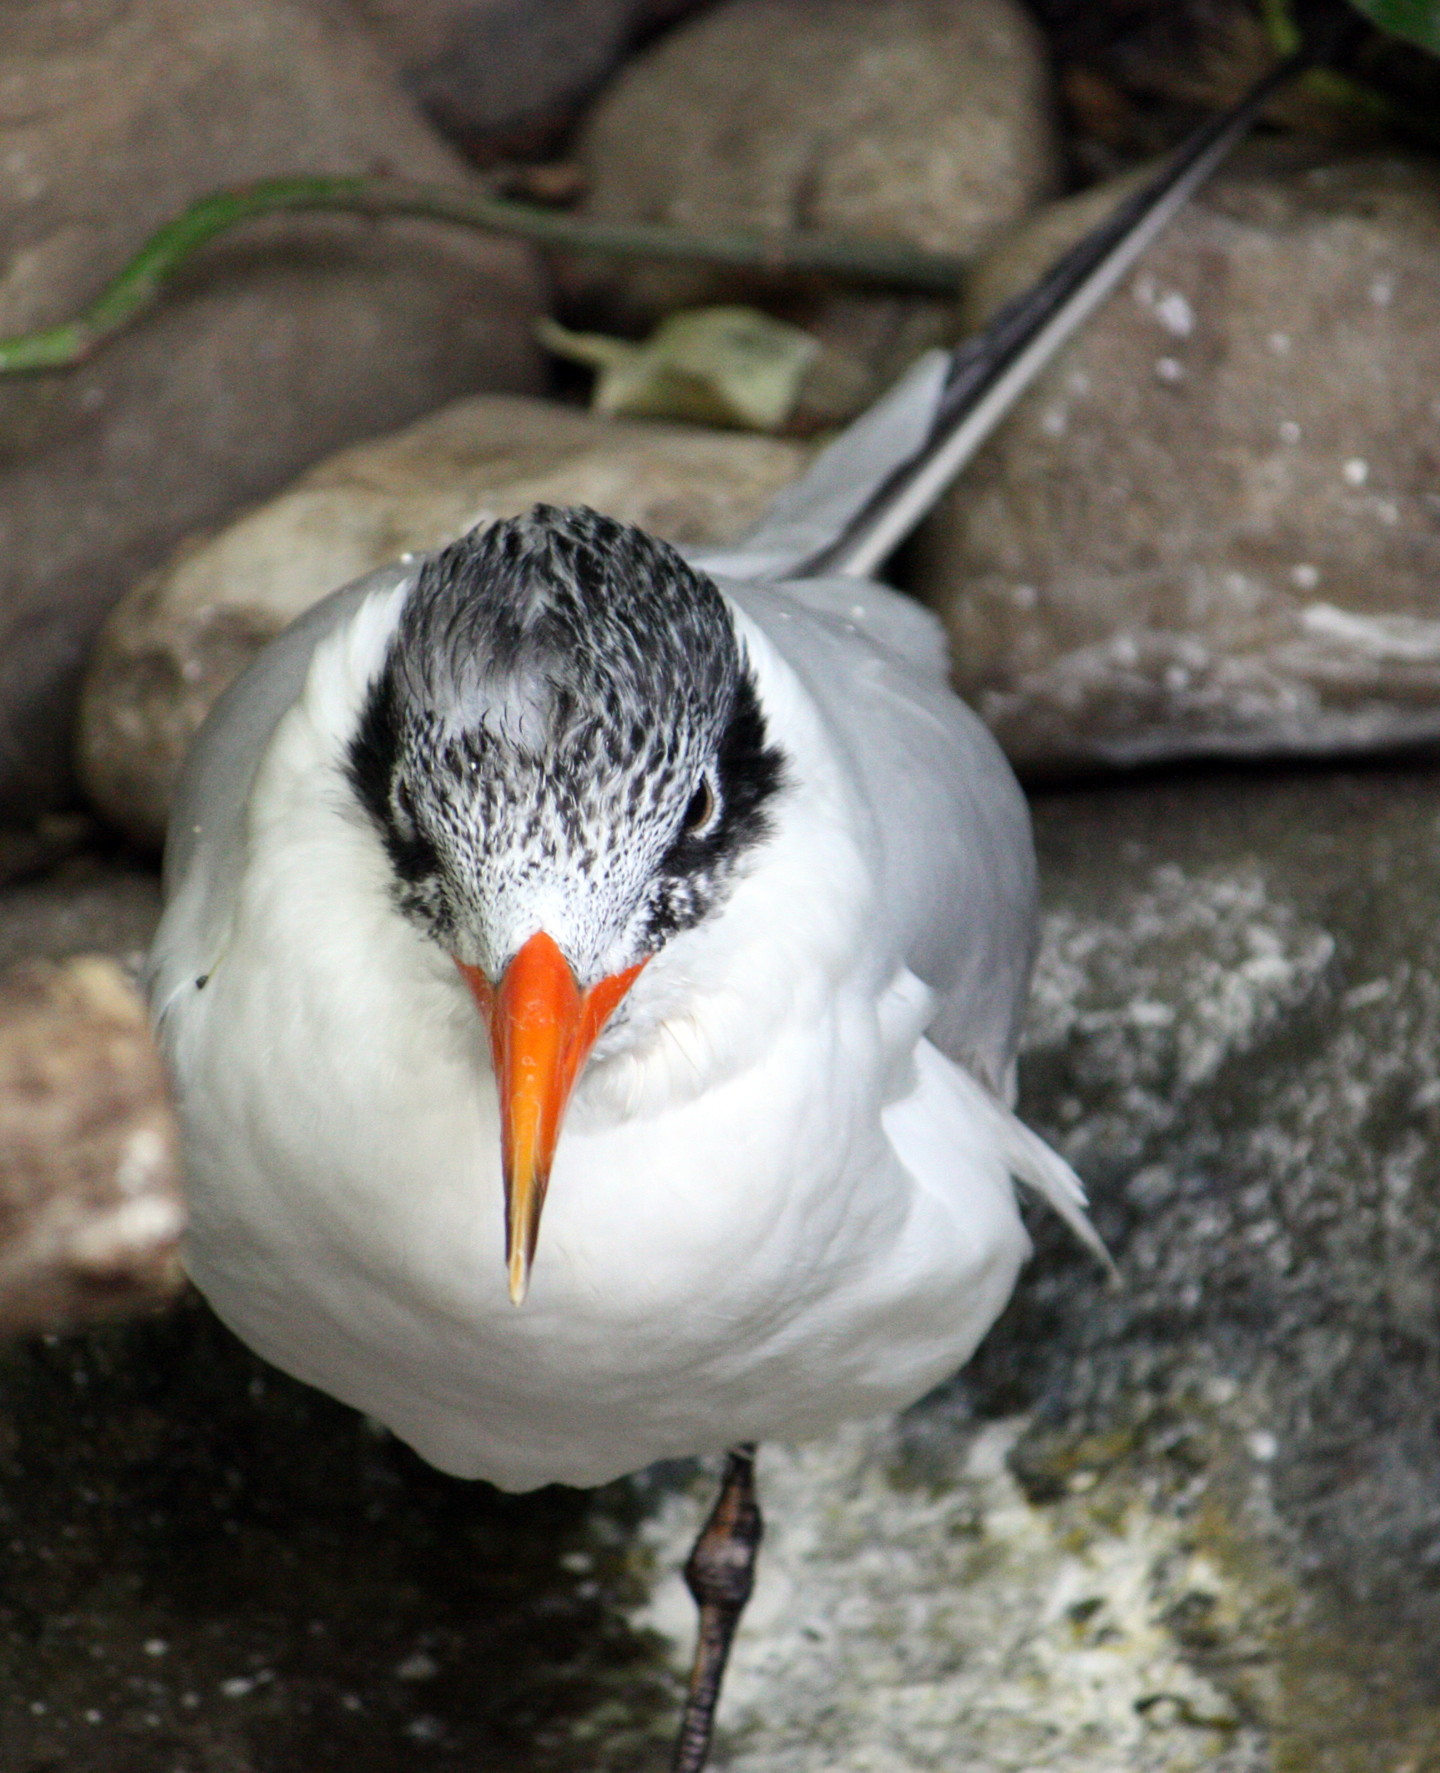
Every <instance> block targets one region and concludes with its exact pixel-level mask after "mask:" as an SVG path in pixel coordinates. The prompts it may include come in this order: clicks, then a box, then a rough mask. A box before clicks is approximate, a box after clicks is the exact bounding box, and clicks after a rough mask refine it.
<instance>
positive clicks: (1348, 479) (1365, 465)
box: [1340, 456, 1370, 486]
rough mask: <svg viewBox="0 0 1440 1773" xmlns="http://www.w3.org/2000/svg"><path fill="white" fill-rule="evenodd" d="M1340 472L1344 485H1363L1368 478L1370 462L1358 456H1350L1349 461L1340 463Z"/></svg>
mask: <svg viewBox="0 0 1440 1773" xmlns="http://www.w3.org/2000/svg"><path fill="white" fill-rule="evenodd" d="M1340 472H1341V474H1342V476H1343V477H1344V480H1345V484H1346V486H1364V484H1365V482H1366V481H1367V480H1368V479H1369V478H1370V464H1369V462H1366V461H1363V460H1362V459H1361V458H1360V457H1359V456H1351V457H1350V459H1349V461H1348V462H1346V463H1344V464H1343V465H1342V467H1341V469H1340Z"/></svg>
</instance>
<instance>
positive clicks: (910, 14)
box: [573, 0, 1057, 422]
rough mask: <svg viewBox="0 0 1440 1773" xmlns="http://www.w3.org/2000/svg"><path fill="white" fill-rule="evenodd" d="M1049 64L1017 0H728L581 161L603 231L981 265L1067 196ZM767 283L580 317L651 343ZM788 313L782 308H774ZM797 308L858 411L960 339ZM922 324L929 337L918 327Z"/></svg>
mask: <svg viewBox="0 0 1440 1773" xmlns="http://www.w3.org/2000/svg"><path fill="white" fill-rule="evenodd" d="M1049 98H1050V95H1049V80H1048V73H1047V67H1046V60H1045V51H1044V48H1043V45H1042V43H1041V40H1040V38H1039V36H1038V34H1037V32H1036V30H1035V28H1034V26H1033V25H1032V24H1031V22H1030V20H1029V19H1028V18H1027V17H1026V15H1025V13H1024V11H1023V10H1022V9H1021V8H1020V7H1019V6H1018V5H1016V4H1014V3H1013V0H879V3H878V4H877V3H873V0H819V3H816V4H811V5H808V6H805V7H803V8H797V7H794V6H792V5H788V4H786V3H785V0H726V3H725V4H723V5H720V6H717V7H715V8H713V9H712V10H710V11H707V12H705V13H704V14H702V15H701V16H700V17H699V18H698V19H696V20H694V21H692V22H689V23H686V24H683V25H681V26H680V27H679V28H678V29H676V30H675V31H673V32H671V33H670V35H668V36H667V37H665V38H663V39H662V40H661V41H660V42H659V43H657V44H656V45H655V46H654V47H653V48H652V49H650V50H649V51H648V52H646V53H645V54H642V55H641V56H639V57H638V58H637V59H636V60H634V61H633V62H631V63H630V64H629V65H628V66H627V67H626V68H625V69H624V71H623V72H622V73H621V74H620V76H619V78H618V79H616V80H615V81H614V82H613V84H612V85H611V86H610V87H609V88H608V89H607V90H606V92H605V93H604V94H603V95H602V97H601V99H600V100H599V102H598V104H597V105H596V107H595V109H594V110H593V112H592V113H591V115H590V117H589V119H588V121H587V123H586V125H585V127H584V130H583V131H582V133H581V135H580V138H579V142H578V146H577V152H578V155H579V157H580V159H581V161H582V163H583V164H584V166H585V167H586V169H587V171H588V172H589V175H590V180H591V194H590V197H589V199H588V201H587V204H586V209H587V212H588V213H589V214H591V215H594V216H597V217H601V218H604V219H606V220H612V221H646V222H671V223H676V224H679V225H682V226H684V227H688V228H693V229H698V230H707V229H708V230H712V231H714V230H721V229H727V228H757V229H797V228H810V229H821V230H828V231H831V232H834V233H840V234H847V235H852V236H855V235H858V236H866V235H868V236H872V237H874V238H877V239H888V240H902V241H908V242H911V243H913V244H915V245H918V246H925V247H929V248H932V249H934V250H936V251H946V252H954V253H960V254H971V253H974V252H976V251H977V250H978V249H979V248H980V247H981V246H983V245H985V244H987V243H989V242H990V241H992V240H993V239H994V238H995V237H996V235H997V234H999V233H1001V232H1003V230H1004V229H1005V228H1006V227H1008V226H1010V225H1011V224H1013V223H1014V222H1015V221H1016V220H1018V219H1019V218H1020V217H1021V216H1023V215H1025V214H1026V213H1027V211H1028V210H1029V209H1030V208H1031V207H1032V206H1033V205H1034V204H1035V203H1036V202H1037V201H1039V200H1040V199H1041V198H1042V197H1044V196H1045V195H1047V194H1048V193H1049V191H1050V190H1051V189H1052V187H1053V185H1054V183H1055V180H1056V176H1057V170H1056V162H1057V156H1056V148H1055V142H1054V132H1053V126H1052V122H1051V117H1050V108H1049ZM754 288H755V283H754V280H753V279H748V278H745V277H741V276H737V275H735V274H717V273H713V272H706V271H698V270H690V269H679V268H675V267H658V266H653V267H641V268H637V269H634V270H629V271H626V272H624V273H619V272H612V271H598V270H591V269H588V268H587V270H586V272H585V275H584V280H583V282H579V283H578V293H576V294H575V296H574V298H573V299H575V300H577V301H580V302H589V303H591V304H594V305H597V306H598V307H599V308H600V310H601V312H602V313H603V314H605V315H606V317H607V324H609V325H611V326H619V327H620V328H621V329H625V330H637V329H638V330H644V329H645V328H646V327H647V326H648V325H649V324H650V323H651V322H652V321H653V320H654V318H655V317H656V315H657V314H659V313H661V312H664V311H667V310H670V309H673V308H678V307H698V306H704V305H706V304H710V303H719V302H726V301H736V300H745V299H747V297H748V296H749V295H751V294H753V292H754ZM772 295H773V291H772ZM863 306H864V308H865V310H867V311H868V314H869V316H870V317H869V318H868V319H867V318H861V317H860V316H859V315H857V314H856V312H855V308H856V302H855V298H854V297H848V298H845V299H844V300H843V301H841V302H840V303H839V304H838V306H837V307H832V304H831V301H830V300H828V299H827V298H825V297H824V296H816V295H814V294H813V293H812V294H809V295H804V294H801V295H799V296H797V297H795V298H794V300H793V302H792V304H791V305H790V306H789V307H787V309H786V316H785V317H786V318H787V319H791V320H793V321H795V322H796V323H798V324H799V325H802V326H804V327H805V328H806V329H807V330H809V331H812V332H815V333H817V334H818V335H819V336H820V337H821V338H822V340H824V341H825V342H826V343H827V344H828V345H830V346H831V347H832V349H834V350H835V351H836V352H837V354H838V355H839V356H840V357H841V358H842V359H844V358H847V357H848V358H852V359H858V360H859V361H860V363H861V364H862V365H863V366H865V367H866V368H867V369H868V372H869V373H868V374H866V375H864V376H861V377H859V378H856V377H854V376H852V377H851V378H850V379H851V380H852V381H854V382H855V384H856V385H855V386H854V387H853V389H851V390H850V391H849V393H848V396H846V395H842V394H841V393H840V392H839V391H837V392H836V393H835V395H834V396H833V398H832V403H831V404H832V406H833V410H830V411H826V412H824V413H823V414H822V415H821V416H823V417H824V418H825V419H826V420H828V421H830V422H833V421H834V420H835V419H837V418H839V417H843V416H846V415H847V414H848V413H849V412H851V411H854V410H857V409H858V407H859V406H860V405H863V404H864V403H865V401H866V400H868V399H870V398H871V397H873V394H874V393H875V392H878V389H879V387H881V386H883V385H884V382H885V380H886V379H888V378H890V377H892V376H893V375H894V374H895V373H898V371H899V369H901V368H903V367H905V361H903V360H902V361H901V362H898V363H897V362H896V361H895V357H894V352H893V349H891V348H890V347H892V346H893V338H892V335H893V334H894V333H895V331H896V329H897V328H901V329H903V330H904V331H905V339H904V347H903V350H904V353H905V358H906V360H908V356H911V355H914V354H915V352H917V351H918V350H920V349H923V348H924V347H925V346H926V345H928V344H932V343H934V342H935V341H936V339H937V338H939V337H942V336H944V335H945V334H946V333H947V332H948V331H949V330H951V329H952V328H953V324H954V322H953V315H952V312H951V309H950V308H949V307H948V306H947V305H945V304H943V303H935V302H918V303H912V302H904V301H897V300H896V299H894V298H889V299H885V298H879V299H877V298H874V297H872V298H870V299H869V300H868V302H866V303H865V304H864V305H863ZM917 315H918V316H920V324H919V326H918V328H917V327H916V324H915V316H917Z"/></svg>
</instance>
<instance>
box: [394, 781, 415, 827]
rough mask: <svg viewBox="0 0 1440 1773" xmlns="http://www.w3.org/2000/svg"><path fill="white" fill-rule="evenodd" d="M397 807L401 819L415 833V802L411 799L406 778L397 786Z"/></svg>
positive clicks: (397, 783) (398, 782)
mask: <svg viewBox="0 0 1440 1773" xmlns="http://www.w3.org/2000/svg"><path fill="white" fill-rule="evenodd" d="M395 805H396V808H397V810H398V811H399V814H400V817H401V818H402V819H403V820H404V821H405V823H406V824H407V825H408V826H409V827H410V829H411V830H412V831H413V830H414V829H415V802H414V801H413V800H412V799H411V798H410V785H409V783H408V782H407V781H406V780H405V778H404V776H401V777H400V779H399V780H398V781H397V782H396V784H395Z"/></svg>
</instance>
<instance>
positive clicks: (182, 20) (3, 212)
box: [0, 0, 538, 818]
mask: <svg viewBox="0 0 1440 1773" xmlns="http://www.w3.org/2000/svg"><path fill="white" fill-rule="evenodd" d="M0 161H3V163H4V165H5V167H6V169H7V177H6V181H5V185H4V189H3V191H0V333H11V332H19V331H23V330H26V329H28V328H31V327H37V326H46V325H51V324H54V323H56V322H59V321H63V320H67V319H69V318H70V317H71V315H72V314H73V313H75V312H76V311H77V310H78V309H79V308H80V306H81V305H82V304H83V303H85V302H87V301H89V300H91V299H92V298H93V297H94V296H95V295H96V294H98V292H99V290H100V289H101V287H102V286H103V285H104V283H105V282H106V281H107V279H108V278H109V277H110V276H112V275H113V274H114V272H115V271H117V270H118V269H119V268H120V266H121V265H122V264H123V263H124V262H125V260H126V258H127V257H128V256H129V255H130V254H131V253H133V252H134V251H135V250H136V249H137V247H138V246H139V244H140V242H141V241H142V240H143V239H144V237H145V236H146V235H147V234H148V233H149V232H150V231H151V230H153V229H155V228H157V227H159V226H160V224H161V223H163V222H165V221H168V220H169V219H170V218H171V217H172V216H174V215H175V214H176V213H178V212H179V211H180V210H182V209H183V208H184V207H185V206H186V205H187V204H188V203H189V202H191V201H192V200H194V199H195V198H196V197H198V196H199V195H201V194H202V193H204V192H207V191H210V190H212V189H214V188H216V187H218V186H222V185H226V184H236V183H240V182H242V181H244V180H249V179H257V178H264V177H273V176H279V175H283V174H289V173H294V172H300V171H312V172H359V171H366V170H368V169H370V168H372V167H376V166H380V165H382V164H383V166H385V167H386V168H388V169H389V170H391V171H393V172H396V173H400V174H403V175H408V176H411V177H415V178H425V179H436V180H448V181H455V180H457V179H460V178H463V176H464V169H463V166H462V163H461V162H460V161H459V160H458V159H457V158H456V157H455V156H454V155H453V154H452V153H451V152H450V151H449V150H448V149H447V148H446V147H445V146H444V145H443V143H441V142H440V141H439V140H438V138H436V137H435V136H433V135H432V134H431V133H430V131H429V130H428V129H427V127H426V126H425V125H424V123H423V122H422V121H421V119H420V118H419V116H418V115H417V114H416V112H415V111H414V110H413V108H412V106H411V104H410V102H409V100H408V99H407V98H406V97H405V95H404V94H403V93H402V92H401V90H400V89H399V86H398V83H397V81H396V79H395V78H394V77H393V76H392V75H391V73H390V71H389V69H388V68H387V67H386V65H385V64H384V62H383V60H382V59H381V57H380V56H379V54H378V52H377V51H376V50H375V48H374V46H373V44H372V42H371V40H370V37H369V35H368V33H367V32H366V30H365V28H364V27H363V26H362V25H361V24H360V23H359V22H358V21H352V20H350V19H348V18H347V16H346V15H345V14H344V13H342V12H340V11H338V10H334V9H328V10H327V9H325V8H319V7H314V6H310V5H306V4H303V3H302V0H247V4H246V5H245V6H244V7H243V8H240V9H238V10H237V9H234V8H216V7H213V6H210V5H207V4H205V3H204V0H134V3H131V4H119V3H117V0H77V3H76V4H73V5H59V4H54V5H49V4H47V5H35V6H21V7H7V8H5V9H3V12H0ZM537 301H538V293H537V285H536V282H535V278H534V274H533V271H532V268H531V264H530V260H529V258H528V257H527V256H526V255H525V254H524V253H523V252H521V251H519V250H518V249H516V248H514V247H513V246H511V245H509V244H504V243H498V242H495V241H490V240H481V239H475V238H467V237H464V236H461V235H459V234H458V233H456V232H455V231H454V230H441V229H439V228H437V227H434V226H432V225H427V224H420V223H393V224H391V223H385V224H382V225H379V226H376V225H375V224H373V223H370V222H359V221H351V220H346V219H344V218H339V217H316V216H311V217H290V218H287V219H284V220H277V221H273V222H264V223H256V224H253V225H252V226H251V227H250V228H249V229H247V230H245V231H243V232H241V233H238V234H234V235H231V236H227V237H226V238H225V239H224V240H222V241H219V242H217V243H215V244H214V245H212V246H211V247H209V248H207V249H206V251H205V252H204V253H203V254H202V255H201V256H200V257H199V258H198V259H197V260H196V261H195V264H194V268H193V270H191V271H190V272H188V273H187V274H186V276H185V277H184V278H183V280H182V281H181V282H180V283H179V284H177V286H176V287H175V288H174V289H173V290H172V292H171V293H170V294H169V295H168V296H167V297H166V299H165V301H164V303H163V305H162V306H161V308H160V309H159V310H158V311H157V312H154V313H151V314H149V315H147V316H146V317H145V318H144V319H143V320H141V321H140V322H139V323H137V325H136V326H134V327H133V328H132V329H131V330H130V331H128V332H127V333H125V334H124V335H123V336H121V337H120V338H118V339H116V340H114V341H113V342H112V343H110V344H109V345H107V346H106V347H105V348H104V349H103V350H102V351H101V352H100V353H99V354H98V355H97V356H96V357H95V358H94V359H93V361H91V362H90V363H88V364H87V365H85V366H84V367H82V368H79V369H76V370H71V371H55V372H47V373H44V374H38V375H33V376H27V377H20V378H7V379H6V380H5V381H4V383H3V384H0V452H3V463H0V553H3V559H4V574H3V580H0V815H3V816H5V817H10V818H13V817H15V816H16V815H17V813H20V812H23V811H24V810H26V809H27V808H32V807H35V806H43V805H46V804H52V803H53V802H54V799H55V798H56V796H58V795H59V794H60V793H61V792H62V791H63V788H64V785H65V781H66V778H67V775H68V762H69V757H68V754H69V740H70V720H71V713H72V705H73V695H74V690H75V686H76V681H77V678H78V672H79V666H80V662H81V660H82V659H83V657H84V653H85V650H86V647H87V645H88V642H89V640H90V637H91V636H92V634H93V632H94V629H95V626H96V624H97V623H98V621H99V619H100V617H101V616H102V615H103V613H104V611H105V609H106V607H107V606H108V604H109V603H110V602H111V601H113V599H114V597H115V595H116V594H117V593H118V592H119V591H120V590H121V589H122V588H123V587H124V586H125V585H127V584H129V583H132V582H133V581H134V579H135V578H136V577H137V576H138V575H139V573H140V572H141V571H143V570H144V569H146V568H148V567H150V566H153V565H154V564H155V563H156V562H157V561H158V560H160V559H161V558H163V556H164V555H165V553H166V552H167V551H168V550H169V549H170V548H172V547H173V546H174V545H175V543H176V542H177V541H178V540H179V539H180V537H182V536H184V535H186V534H188V533H190V532H192V531H193V530H194V529H195V528H196V527H197V526H199V525H202V524H207V523H211V522H214V521H215V520H217V519H219V518H221V517H223V516H226V515H228V514H229V513H231V512H233V511H234V510H236V509H238V508H240V507H242V506H243V505H245V504H247V503H250V502H253V500H254V499H256V498H257V497H260V496H261V495H263V494H265V493H268V492H270V491H273V490H274V489H275V488H277V487H278V486H281V485H283V484H284V482H285V481H286V480H287V479H289V478H291V477H292V476H293V475H294V474H295V473H296V472H297V471H298V470H299V469H300V468H302V467H304V466H305V465H306V464H307V463H309V462H311V461H313V460H315V458H316V457H317V456H319V455H322V454H324V453H325V452H327V451H329V450H333V449H335V448H337V447H339V446H340V445H342V444H344V443H347V442H351V441H353V440H354V439H355V438H356V437H360V436H366V435H370V434H373V433H374V432H375V431H378V430H383V429H385V428H387V427H392V426H394V425H397V424H401V423H404V422H405V421H407V420H409V419H411V418H413V417H414V416H416V415H417V414H418V413H421V412H424V411H427V410H428V409H430V408H431V407H433V406H435V405H437V404H438V403H440V402H441V401H443V400H445V399H448V398H452V397H453V396H454V395H455V394H457V393H460V392H462V391H470V390H473V389H474V388H476V387H477V386H488V387H509V388H523V387H528V386H531V385H533V379H534V377H535V375H536V374H537V361H536V356H535V353H534V350H533V346H532V344H531V341H530V338H529V328H530V323H531V320H532V317H533V315H534V313H535V311H536V307H537Z"/></svg>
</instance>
